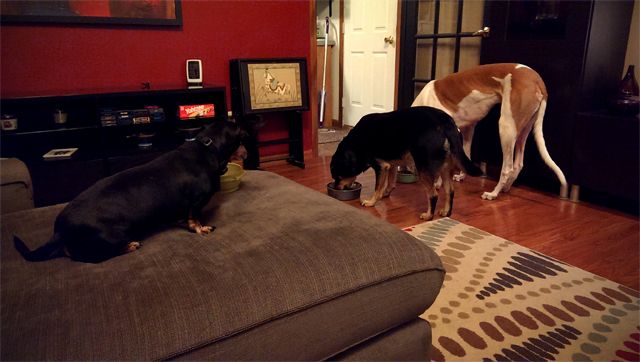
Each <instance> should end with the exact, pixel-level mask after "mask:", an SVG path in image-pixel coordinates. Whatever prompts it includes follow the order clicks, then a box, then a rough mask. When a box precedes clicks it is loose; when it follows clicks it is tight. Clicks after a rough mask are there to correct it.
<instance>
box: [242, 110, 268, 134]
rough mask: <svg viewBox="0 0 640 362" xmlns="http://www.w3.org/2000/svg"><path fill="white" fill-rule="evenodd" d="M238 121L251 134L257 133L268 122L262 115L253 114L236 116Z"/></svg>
mask: <svg viewBox="0 0 640 362" xmlns="http://www.w3.org/2000/svg"><path fill="white" fill-rule="evenodd" d="M236 123H237V124H238V125H239V126H240V127H241V128H242V129H244V130H245V131H246V132H247V133H249V134H255V133H257V132H258V130H259V129H260V128H262V127H264V125H265V124H267V121H266V120H265V119H264V117H263V116H262V115H251V116H243V117H238V118H236Z"/></svg>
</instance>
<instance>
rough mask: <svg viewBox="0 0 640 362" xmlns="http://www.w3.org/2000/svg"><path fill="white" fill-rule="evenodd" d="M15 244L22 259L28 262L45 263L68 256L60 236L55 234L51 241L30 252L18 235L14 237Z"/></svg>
mask: <svg viewBox="0 0 640 362" xmlns="http://www.w3.org/2000/svg"><path fill="white" fill-rule="evenodd" d="M13 244H14V245H15V247H16V250H18V252H19V253H20V254H21V255H22V257H23V258H25V259H26V260H28V261H44V260H49V259H54V258H59V257H63V256H65V255H66V254H65V252H64V246H63V244H62V242H61V241H60V238H59V237H58V234H54V236H53V237H52V238H51V240H49V241H48V242H47V243H46V244H44V245H42V246H41V247H39V248H37V249H35V250H29V248H28V247H27V245H26V244H25V243H24V242H23V241H22V240H21V239H20V238H19V237H18V236H16V235H14V236H13Z"/></svg>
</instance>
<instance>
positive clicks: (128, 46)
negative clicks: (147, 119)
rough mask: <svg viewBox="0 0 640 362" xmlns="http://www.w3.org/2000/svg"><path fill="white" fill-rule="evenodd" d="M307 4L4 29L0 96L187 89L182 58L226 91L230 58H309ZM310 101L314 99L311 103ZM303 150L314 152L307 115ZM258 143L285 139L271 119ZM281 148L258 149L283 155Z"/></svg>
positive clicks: (226, 5) (239, 0)
mask: <svg viewBox="0 0 640 362" xmlns="http://www.w3.org/2000/svg"><path fill="white" fill-rule="evenodd" d="M310 6H312V4H311V3H310V1H308V0H296V1H293V0H290V1H243V0H235V1H234V0H229V1H221V0H219V1H194V0H183V1H182V22H183V25H182V27H175V28H171V27H156V28H141V27H134V26H127V27H123V26H93V27H87V26H61V25H47V26H26V25H2V27H1V28H0V29H1V34H0V36H1V39H2V41H1V42H0V48H1V54H2V62H1V77H2V78H1V82H0V90H1V93H2V97H17V96H33V95H59V94H77V93H101V92H110V91H122V90H136V89H139V87H140V83H141V82H150V83H151V87H152V89H170V88H182V87H185V84H186V83H185V69H184V68H185V60H186V59H191V58H196V59H201V60H202V64H203V66H202V67H203V78H204V83H205V85H212V86H218V85H220V86H225V87H226V89H227V107H229V108H230V107H231V100H230V88H229V59H232V58H271V57H304V58H307V62H308V59H309V54H310V42H309V7H310ZM311 98H312V100H313V99H314V97H311ZM305 113H306V114H305V116H304V122H305V124H304V138H305V140H304V145H305V150H307V149H310V148H311V117H310V115H309V114H308V113H309V112H305ZM268 119H269V122H268V124H267V126H265V128H264V129H263V130H262V132H261V137H260V138H261V139H272V138H280V137H283V136H285V135H286V131H285V130H286V127H285V126H284V125H283V124H281V123H283V120H282V119H279V118H278V117H277V116H272V117H270V118H268ZM283 149H284V150H285V151H286V147H281V146H276V147H272V148H270V149H266V150H262V151H261V153H262V154H270V153H282V152H284V151H283Z"/></svg>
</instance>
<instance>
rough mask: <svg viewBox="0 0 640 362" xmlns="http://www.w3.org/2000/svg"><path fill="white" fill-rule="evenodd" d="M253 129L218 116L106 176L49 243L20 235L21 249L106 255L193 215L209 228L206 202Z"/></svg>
mask: <svg viewBox="0 0 640 362" xmlns="http://www.w3.org/2000/svg"><path fill="white" fill-rule="evenodd" d="M245 136H246V133H245V132H244V131H243V130H242V129H241V128H240V127H239V126H237V125H236V124H234V123H231V122H216V123H214V124H212V125H210V126H208V127H207V128H205V129H204V130H203V131H201V132H200V133H199V134H198V135H197V137H196V140H195V141H193V142H185V143H184V144H183V145H182V146H180V147H179V148H177V149H175V150H173V151H171V152H168V153H166V154H164V155H162V156H160V157H158V158H156V159H155V160H153V161H151V162H148V163H146V164H144V165H141V166H138V167H134V168H130V169H128V170H125V171H122V172H120V173H117V174H115V175H112V176H110V177H107V178H104V179H102V180H100V181H98V182H97V183H96V184H94V185H93V186H91V187H90V188H88V189H87V190H85V191H84V192H82V193H81V194H80V195H78V196H77V197H76V198H75V199H74V200H72V201H71V202H70V203H69V204H68V205H67V206H66V207H65V208H64V209H63V210H62V212H60V214H59V215H58V217H57V218H56V221H55V224H54V234H53V237H52V238H51V239H50V240H49V242H48V243H46V244H44V245H42V246H41V247H39V248H37V249H35V250H33V251H30V250H29V249H28V248H27V246H26V245H25V244H24V243H23V242H22V241H21V240H20V239H19V238H18V237H17V236H14V243H15V247H16V249H17V250H18V251H19V252H20V253H21V254H22V256H23V257H24V258H25V259H27V260H29V261H41V260H47V259H52V258H56V257H61V256H68V257H70V258H71V259H73V260H77V261H82V262H90V263H98V262H101V261H104V260H107V259H109V258H112V257H115V256H118V255H120V254H123V253H126V252H130V251H134V250H136V249H138V247H140V243H139V242H138V241H136V240H141V239H142V238H143V237H144V236H145V235H147V234H149V233H150V232H152V231H154V230H157V229H158V228H159V227H160V226H164V225H167V224H170V223H175V222H178V221H182V220H187V227H188V229H189V230H191V231H193V232H196V233H198V234H206V233H209V232H211V231H212V230H213V227H212V226H204V225H201V224H200V221H199V217H200V213H201V210H202V208H203V207H204V206H205V205H206V204H207V203H208V202H209V200H210V199H211V196H213V194H214V193H215V192H216V191H218V190H219V189H220V175H221V174H223V173H224V172H225V170H226V167H227V163H228V162H229V159H230V157H231V156H232V155H233V154H234V153H236V155H238V156H240V157H242V156H245V157H246V151H245V150H244V147H243V146H242V140H243V139H244V137H245Z"/></svg>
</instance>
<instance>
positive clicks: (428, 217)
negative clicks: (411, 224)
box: [420, 212, 433, 221]
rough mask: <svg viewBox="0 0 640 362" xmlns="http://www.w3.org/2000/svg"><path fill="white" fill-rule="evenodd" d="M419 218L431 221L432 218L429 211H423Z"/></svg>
mask: <svg viewBox="0 0 640 362" xmlns="http://www.w3.org/2000/svg"><path fill="white" fill-rule="evenodd" d="M420 220H426V221H431V220H433V214H432V213H430V212H423V213H422V214H420Z"/></svg>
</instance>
